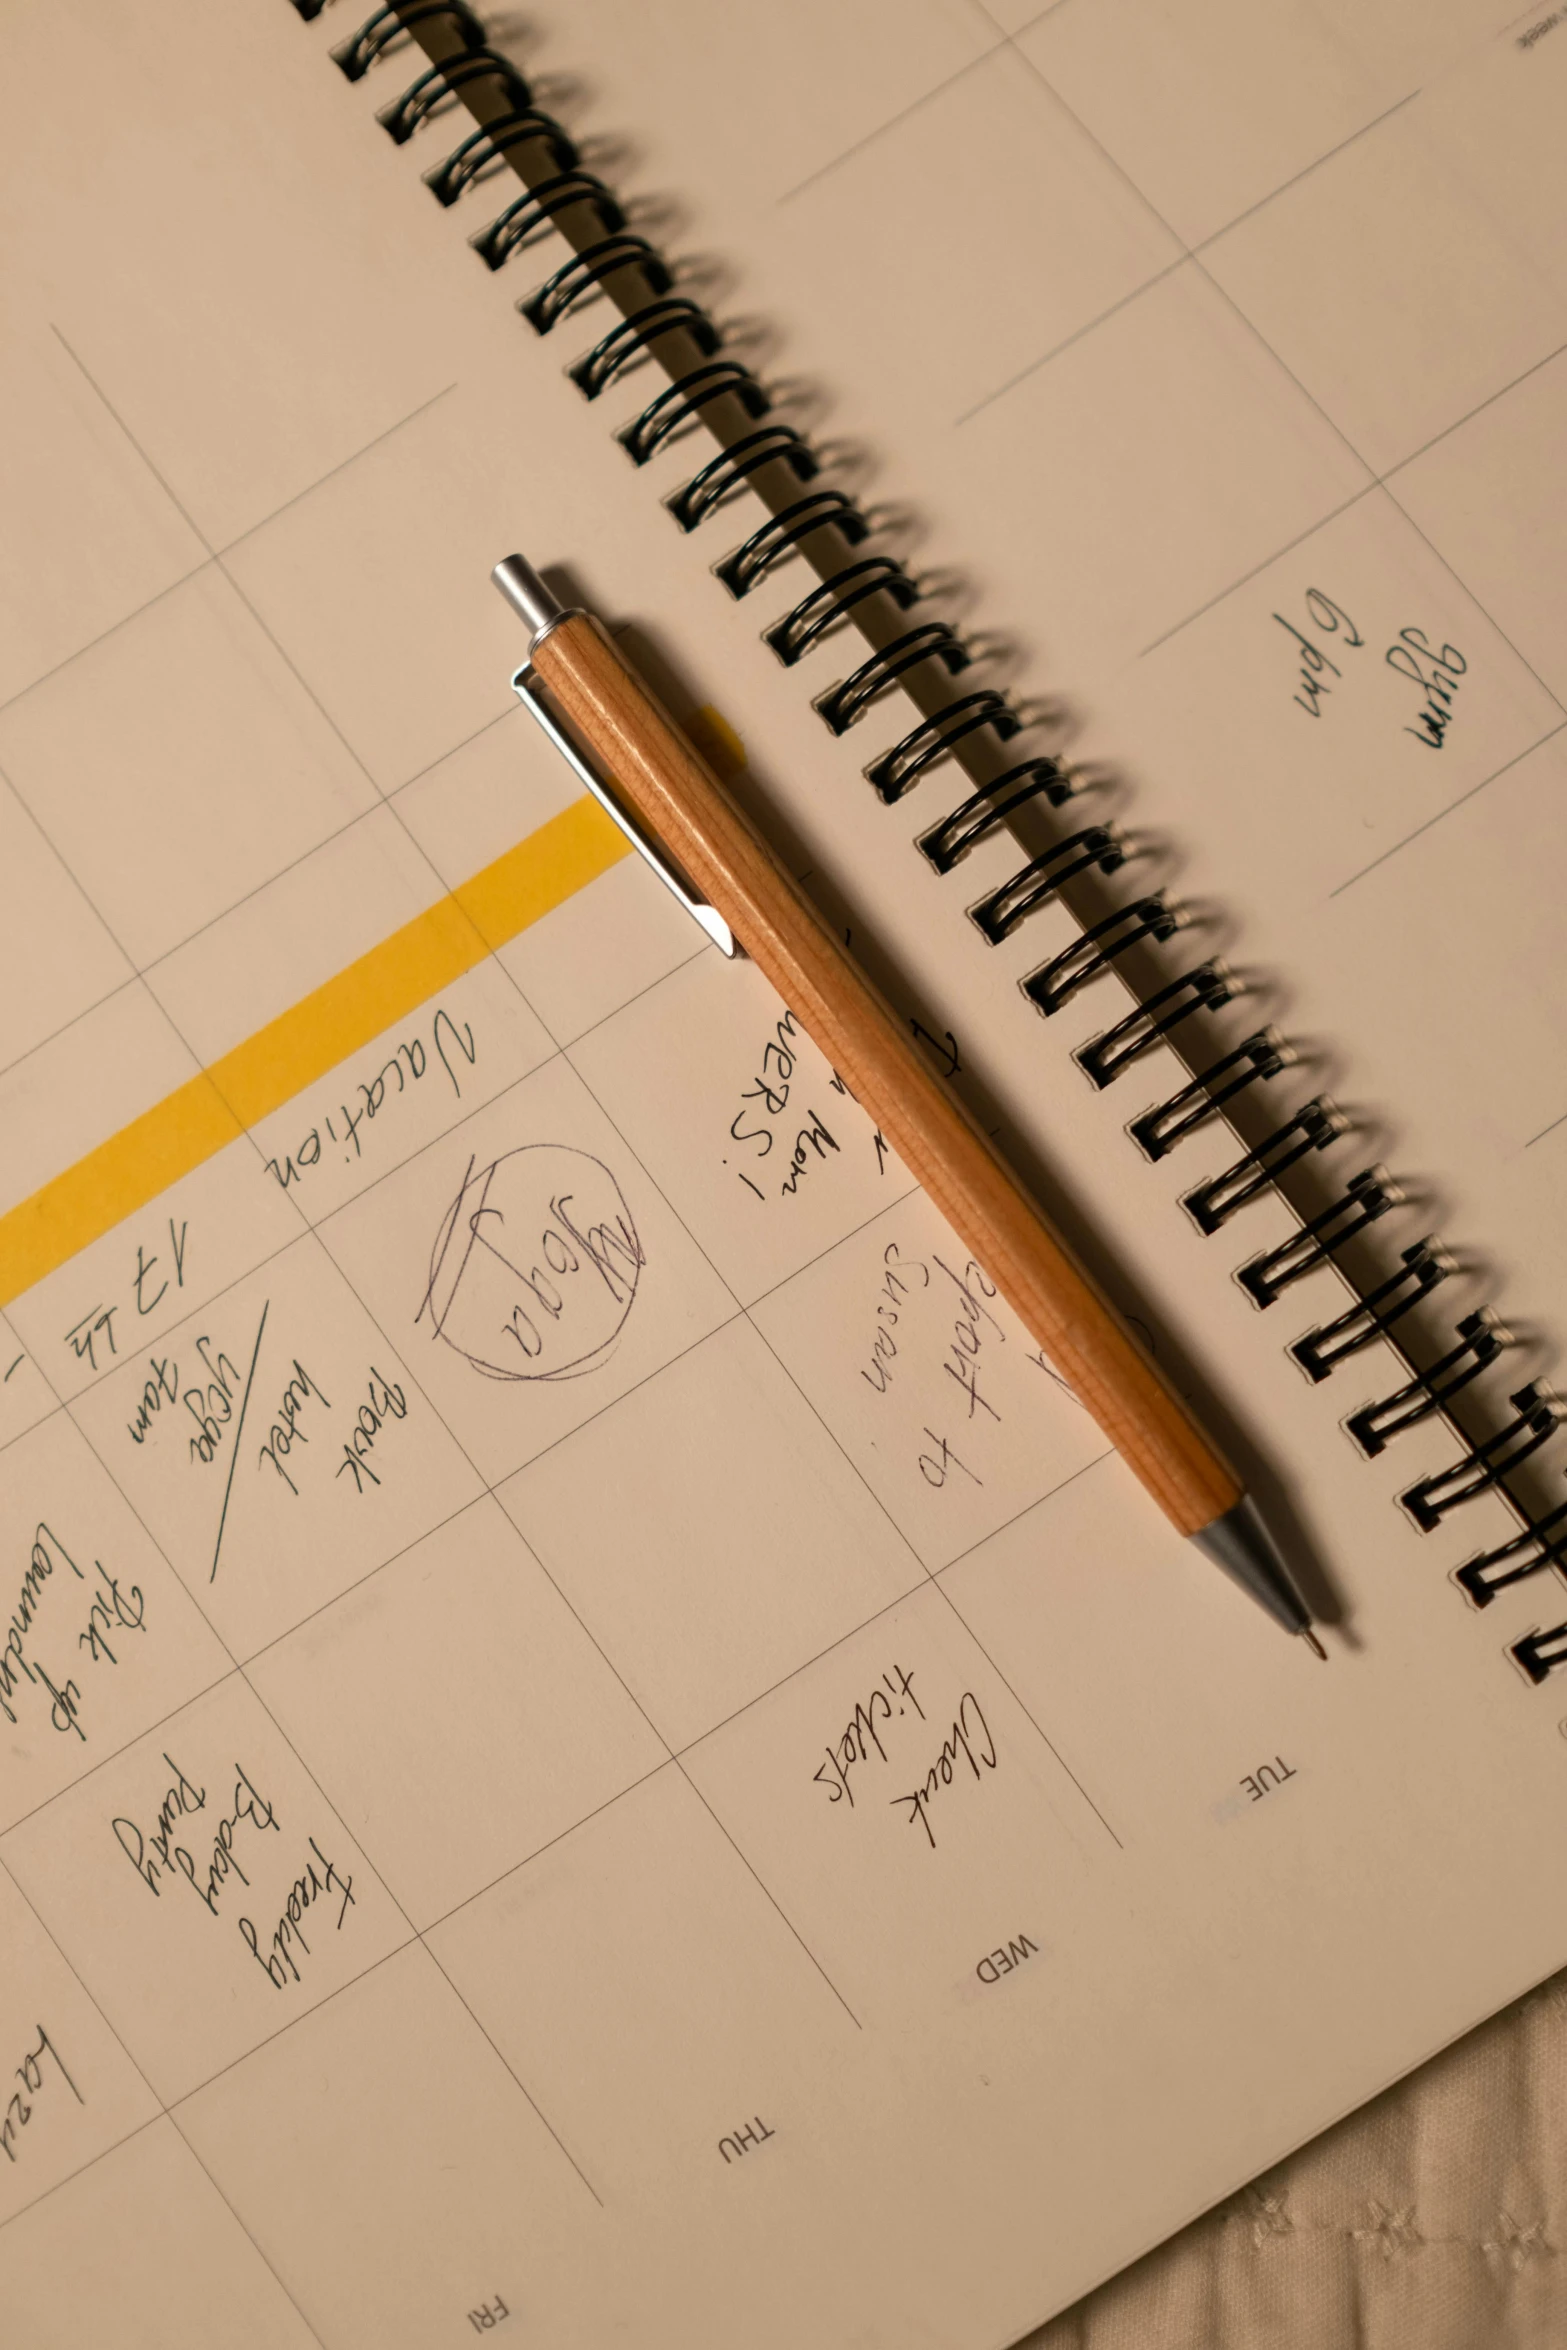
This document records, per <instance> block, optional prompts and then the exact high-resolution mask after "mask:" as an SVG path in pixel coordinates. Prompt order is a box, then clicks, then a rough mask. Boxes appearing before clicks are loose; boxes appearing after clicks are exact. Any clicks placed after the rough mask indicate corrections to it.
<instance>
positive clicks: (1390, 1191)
mask: <svg viewBox="0 0 1567 2350" xmlns="http://www.w3.org/2000/svg"><path fill="white" fill-rule="evenodd" d="M1403 1196H1404V1195H1403V1193H1402V1192H1401V1191H1400V1190H1399V1188H1398V1186H1397V1184H1396V1183H1394V1181H1393V1180H1392V1178H1391V1176H1390V1175H1389V1174H1388V1171H1387V1169H1386V1168H1385V1167H1362V1169H1361V1170H1360V1173H1359V1174H1358V1175H1351V1177H1350V1179H1349V1181H1348V1182H1347V1183H1346V1184H1345V1186H1344V1189H1343V1191H1342V1192H1341V1193H1340V1195H1339V1197H1338V1198H1337V1199H1336V1200H1334V1201H1333V1202H1332V1203H1331V1205H1329V1206H1328V1207H1325V1208H1324V1209H1323V1210H1322V1212H1321V1214H1320V1215H1317V1216H1313V1217H1312V1218H1311V1220H1310V1222H1309V1223H1305V1224H1302V1226H1301V1228H1300V1230H1299V1231H1298V1232H1295V1233H1292V1234H1291V1236H1290V1238H1289V1239H1288V1240H1285V1241H1281V1242H1280V1243H1279V1245H1278V1247H1277V1248H1270V1249H1268V1250H1266V1251H1265V1252H1264V1254H1263V1255H1262V1256H1260V1257H1253V1258H1252V1259H1251V1261H1250V1262H1249V1263H1248V1264H1244V1265H1241V1266H1238V1267H1237V1269H1236V1274H1235V1278H1236V1280H1237V1281H1238V1282H1239V1283H1240V1285H1241V1287H1242V1289H1244V1290H1245V1292H1246V1294H1247V1296H1248V1297H1249V1298H1250V1299H1251V1301H1252V1304H1253V1305H1257V1306H1271V1305H1277V1303H1278V1301H1279V1299H1280V1298H1281V1297H1282V1296H1283V1295H1284V1292H1285V1290H1286V1289H1290V1288H1292V1287H1293V1286H1294V1284H1295V1283H1296V1282H1297V1281H1301V1280H1304V1278H1305V1276H1306V1275H1307V1274H1308V1273H1311V1272H1314V1271H1315V1270H1316V1268H1317V1266H1318V1265H1321V1264H1325V1263H1326V1262H1327V1260H1328V1259H1329V1258H1330V1257H1331V1256H1332V1255H1333V1254H1334V1252H1335V1250H1337V1249H1341V1248H1342V1247H1343V1246H1344V1243H1345V1242H1346V1241H1347V1240H1352V1239H1353V1238H1354V1236H1355V1234H1356V1233H1357V1232H1363V1231H1364V1230H1365V1228H1366V1226H1367V1225H1368V1224H1374V1223H1376V1221H1377V1219H1378V1218H1379V1217H1381V1216H1385V1215H1386V1214H1387V1212H1388V1209H1389V1208H1395V1207H1397V1206H1398V1204H1399V1202H1400V1201H1401V1200H1402V1198H1403Z"/></svg>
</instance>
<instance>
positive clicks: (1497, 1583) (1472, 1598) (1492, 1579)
mask: <svg viewBox="0 0 1567 2350" xmlns="http://www.w3.org/2000/svg"><path fill="white" fill-rule="evenodd" d="M1545 1567H1554V1569H1555V1570H1556V1572H1557V1574H1558V1575H1560V1576H1561V1577H1562V1579H1563V1581H1564V1582H1567V1501H1561V1502H1558V1503H1557V1505H1556V1507H1555V1509H1553V1510H1547V1511H1546V1513H1545V1515H1544V1516H1543V1517H1542V1518H1538V1519H1536V1520H1535V1522H1534V1523H1533V1524H1532V1525H1529V1526H1526V1527H1525V1528H1524V1530H1523V1532H1522V1533H1521V1534H1515V1535H1514V1536H1513V1538H1512V1540H1511V1542H1502V1543H1498V1544H1497V1546H1496V1548H1495V1549H1494V1550H1482V1551H1481V1552H1480V1554H1479V1556H1478V1558H1472V1559H1466V1560H1465V1561H1464V1563H1463V1565H1462V1566H1461V1567H1455V1568H1454V1570H1453V1581H1454V1582H1455V1583H1456V1584H1457V1585H1458V1588H1459V1590H1460V1591H1461V1592H1462V1593H1463V1595H1464V1597H1465V1598H1466V1599H1467V1600H1468V1602H1469V1604H1470V1606H1471V1607H1476V1608H1485V1607H1489V1606H1490V1604H1491V1602H1492V1600H1493V1599H1495V1598H1497V1597H1498V1595H1499V1594H1500V1593H1501V1592H1503V1591H1507V1590H1510V1589H1511V1587H1512V1585H1513V1584H1514V1583H1522V1582H1525V1581H1526V1580H1527V1579H1528V1577H1529V1576H1531V1575H1538V1574H1539V1573H1540V1572H1541V1570H1542V1569H1543V1568H1545Z"/></svg>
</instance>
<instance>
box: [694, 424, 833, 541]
mask: <svg viewBox="0 0 1567 2350" xmlns="http://www.w3.org/2000/svg"><path fill="white" fill-rule="evenodd" d="M782 465H787V467H788V468H789V471H790V472H791V473H792V474H793V475H794V478H795V480H796V481H797V482H799V481H814V480H815V479H816V474H817V464H816V459H815V458H814V457H813V456H812V454H811V452H810V450H809V449H808V448H807V447H806V445H805V443H804V441H802V440H801V438H800V436H799V434H798V433H797V432H796V431H795V429H794V427H793V426H792V425H789V424H768V425H764V426H763V427H762V428H761V430H760V431H759V432H747V433H742V434H741V435H740V438H739V439H738V440H736V441H731V442H730V443H729V445H728V447H727V448H725V449H720V451H719V453H718V455H717V456H716V457H714V458H712V459H711V460H710V461H709V462H708V463H707V464H706V465H704V466H703V467H702V470H701V472H700V473H693V474H692V476H691V479H690V480H689V481H688V482H687V483H686V485H685V487H684V488H683V489H679V490H676V492H675V494H674V496H673V497H672V498H666V499H665V500H664V504H665V505H666V506H667V507H668V509H669V511H670V513H671V514H672V515H673V516H674V518H675V520H676V521H677V522H678V523H679V525H680V527H681V529H682V530H697V529H700V527H701V525H702V524H703V523H704V522H705V521H706V520H707V518H708V516H709V515H710V514H716V513H717V511H718V509H719V507H720V506H726V505H727V504H728V503H729V500H730V499H731V498H732V497H733V496H734V495H735V492H736V491H737V490H743V489H748V488H752V487H754V486H755V483H756V481H757V480H758V478H759V477H760V476H761V475H763V474H764V473H768V472H770V471H771V470H772V468H773V467H774V466H782Z"/></svg>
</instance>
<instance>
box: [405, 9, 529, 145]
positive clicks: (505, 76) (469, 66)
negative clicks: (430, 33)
mask: <svg viewBox="0 0 1567 2350" xmlns="http://www.w3.org/2000/svg"><path fill="white" fill-rule="evenodd" d="M398 13H399V14H400V15H401V16H402V18H403V22H404V24H405V25H407V28H408V30H409V31H410V32H411V33H417V32H418V29H419V27H420V26H421V25H423V24H426V23H428V22H429V21H430V20H429V19H428V18H425V17H417V18H415V19H414V21H413V23H411V24H410V23H409V22H408V18H407V15H406V14H405V13H404V12H403V11H402V10H401V9H399V12H398ZM459 37H461V36H459ZM475 81H484V82H486V83H489V84H491V85H493V87H494V88H495V89H497V90H500V91H503V92H504V93H505V98H506V105H507V109H508V111H510V112H512V113H515V112H517V111H518V110H519V109H520V108H522V107H525V106H531V105H532V104H533V92H532V91H531V90H530V89H529V87H528V85H527V83H526V82H525V81H524V80H523V78H522V76H521V74H520V73H519V72H518V71H517V68H516V67H515V66H514V65H513V64H512V63H511V62H510V60H509V59H507V58H505V57H502V56H501V55H500V53H499V51H498V50H495V49H488V48H484V47H477V48H470V47H468V46H467V45H466V43H465V45H464V46H463V47H462V48H461V49H460V50H459V51H458V53H457V54H456V55H455V56H453V57H447V58H445V59H444V60H443V61H442V63H441V64H439V65H431V66H427V67H426V69H425V71H424V72H423V73H422V74H421V75H420V76H419V78H418V80H417V81H416V82H411V83H410V84H409V86H408V88H407V89H406V90H405V91H404V92H403V94H402V96H401V97H400V98H398V99H397V100H395V101H394V103H393V104H392V105H390V106H385V107H383V108H382V110H381V112H380V113H379V114H378V115H377V116H376V121H377V122H378V123H379V124H380V125H381V128H382V129H383V130H384V131H385V133H386V135H387V137H388V138H389V139H390V140H391V142H392V145H393V146H394V147H403V146H406V145H407V143H408V141H409V140H410V139H411V138H412V137H413V135H414V132H415V131H416V130H417V129H418V128H419V125H420V124H421V123H422V122H424V121H425V120H426V119H427V118H428V116H430V115H431V114H433V113H434V112H435V109H436V108H437V107H438V106H439V105H440V104H441V102H442V100H443V99H446V98H455V97H457V96H458V95H459V93H460V92H462V91H463V90H465V89H466V88H467V87H468V85H469V83H470V82H475Z"/></svg>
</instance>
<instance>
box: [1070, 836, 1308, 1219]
mask: <svg viewBox="0 0 1567 2350" xmlns="http://www.w3.org/2000/svg"><path fill="white" fill-rule="evenodd" d="M1112 829H1113V828H1112ZM1242 990H1243V983H1242V982H1241V981H1240V980H1238V979H1237V978H1236V977H1235V974H1234V973H1233V972H1232V971H1231V970H1230V969H1229V968H1228V966H1227V965H1226V964H1225V963H1223V962H1221V961H1220V960H1219V959H1218V958H1217V957H1215V958H1214V960H1213V961H1212V962H1209V963H1198V964H1196V965H1195V966H1194V968H1193V969H1192V970H1190V971H1183V972H1182V973H1181V976H1180V978H1179V979H1172V980H1171V981H1170V983H1169V985H1168V986H1167V987H1161V988H1158V989H1156V990H1155V992H1154V993H1153V994H1152V995H1151V996H1145V997H1144V999H1143V1001H1142V1002H1141V1003H1140V1004H1139V1005H1138V1007H1137V1009H1136V1011H1135V1012H1128V1014H1127V1016H1126V1018H1125V1019H1124V1020H1118V1021H1117V1022H1116V1024H1115V1026H1114V1027H1113V1028H1109V1029H1106V1031H1105V1033H1104V1035H1103V1036H1096V1037H1093V1038H1091V1039H1090V1041H1089V1042H1088V1043H1087V1044H1082V1045H1079V1046H1078V1048H1077V1050H1076V1052H1075V1053H1074V1054H1073V1055H1072V1058H1073V1060H1074V1061H1076V1063H1077V1065H1078V1067H1079V1068H1080V1069H1081V1070H1082V1072H1083V1074H1084V1076H1085V1077H1086V1078H1087V1079H1088V1081H1089V1083H1090V1084H1091V1085H1097V1086H1099V1087H1100V1088H1101V1089H1102V1088H1103V1087H1105V1086H1107V1085H1113V1084H1114V1083H1115V1081H1116V1079H1117V1078H1118V1077H1119V1076H1120V1075H1121V1074H1122V1073H1123V1071H1125V1070H1127V1069H1129V1068H1130V1067H1131V1065H1132V1063H1133V1062H1134V1061H1139V1060H1141V1059H1142V1056H1143V1054H1144V1053H1150V1052H1152V1051H1153V1048H1154V1046H1155V1045H1156V1044H1162V1043H1163V1042H1164V1040H1165V1038H1166V1037H1167V1036H1168V1035H1169V1033H1170V1031H1171V1029H1172V1028H1177V1027H1179V1026H1180V1023H1181V1022H1182V1021H1183V1020H1189V1019H1190V1018H1191V1016H1192V1014H1193V1013H1194V1012H1215V1011H1217V1010H1218V1008H1219V1006H1220V1005H1221V1004H1227V1003H1231V1002H1232V1001H1233V1000H1234V998H1235V997H1236V996H1238V995H1240V994H1241V993H1242ZM1301 1114H1302V1115H1304V1112H1303V1113H1301ZM1291 1123H1292V1124H1294V1123H1295V1121H1294V1120H1292V1121H1291ZM1270 1140H1271V1138H1270ZM1265 1147H1266V1146H1262V1148H1265ZM1280 1163H1282V1164H1283V1165H1285V1166H1290V1165H1293V1163H1294V1160H1293V1158H1292V1157H1287V1156H1286V1157H1282V1159H1281V1162H1280ZM1273 1165H1274V1162H1273V1161H1272V1160H1269V1161H1268V1162H1267V1171H1266V1172H1263V1171H1262V1170H1263V1166H1264V1160H1263V1157H1262V1155H1261V1149H1259V1150H1256V1151H1248V1152H1247V1154H1246V1157H1245V1158H1244V1159H1243V1160H1242V1161H1241V1166H1242V1167H1249V1166H1255V1167H1256V1168H1257V1170H1258V1172H1257V1174H1256V1176H1255V1179H1254V1183H1253V1185H1252V1186H1251V1187H1250V1188H1247V1189H1245V1190H1244V1191H1243V1194H1242V1196H1241V1197H1240V1198H1237V1199H1236V1200H1235V1201H1234V1203H1233V1206H1232V1207H1227V1208H1226V1210H1225V1214H1232V1213H1233V1212H1234V1207H1239V1206H1240V1205H1241V1204H1242V1200H1243V1199H1250V1198H1252V1197H1254V1195H1255V1191H1256V1190H1259V1189H1261V1188H1262V1186H1263V1185H1265V1184H1268V1183H1271V1182H1272V1179H1273ZM1238 1171H1239V1170H1237V1169H1236V1168H1234V1167H1232V1168H1231V1169H1230V1171H1229V1174H1228V1175H1227V1176H1226V1175H1221V1176H1218V1177H1216V1178H1215V1180H1214V1182H1213V1183H1210V1184H1207V1185H1205V1186H1204V1187H1203V1188H1204V1189H1205V1190H1207V1191H1210V1192H1213V1191H1216V1190H1217V1189H1218V1187H1219V1186H1220V1185H1223V1184H1231V1183H1233V1181H1234V1178H1235V1176H1236V1174H1237V1173H1238ZM1186 1205H1187V1206H1188V1207H1190V1206H1191V1198H1190V1196H1188V1198H1187V1201H1186ZM1219 1222H1221V1223H1222V1222H1223V1217H1222V1216H1221V1217H1220V1219H1219ZM1197 1228H1198V1230H1199V1231H1200V1232H1216V1231H1217V1230H1218V1224H1205V1223H1204V1222H1203V1220H1202V1218H1201V1216H1198V1218H1197Z"/></svg>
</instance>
